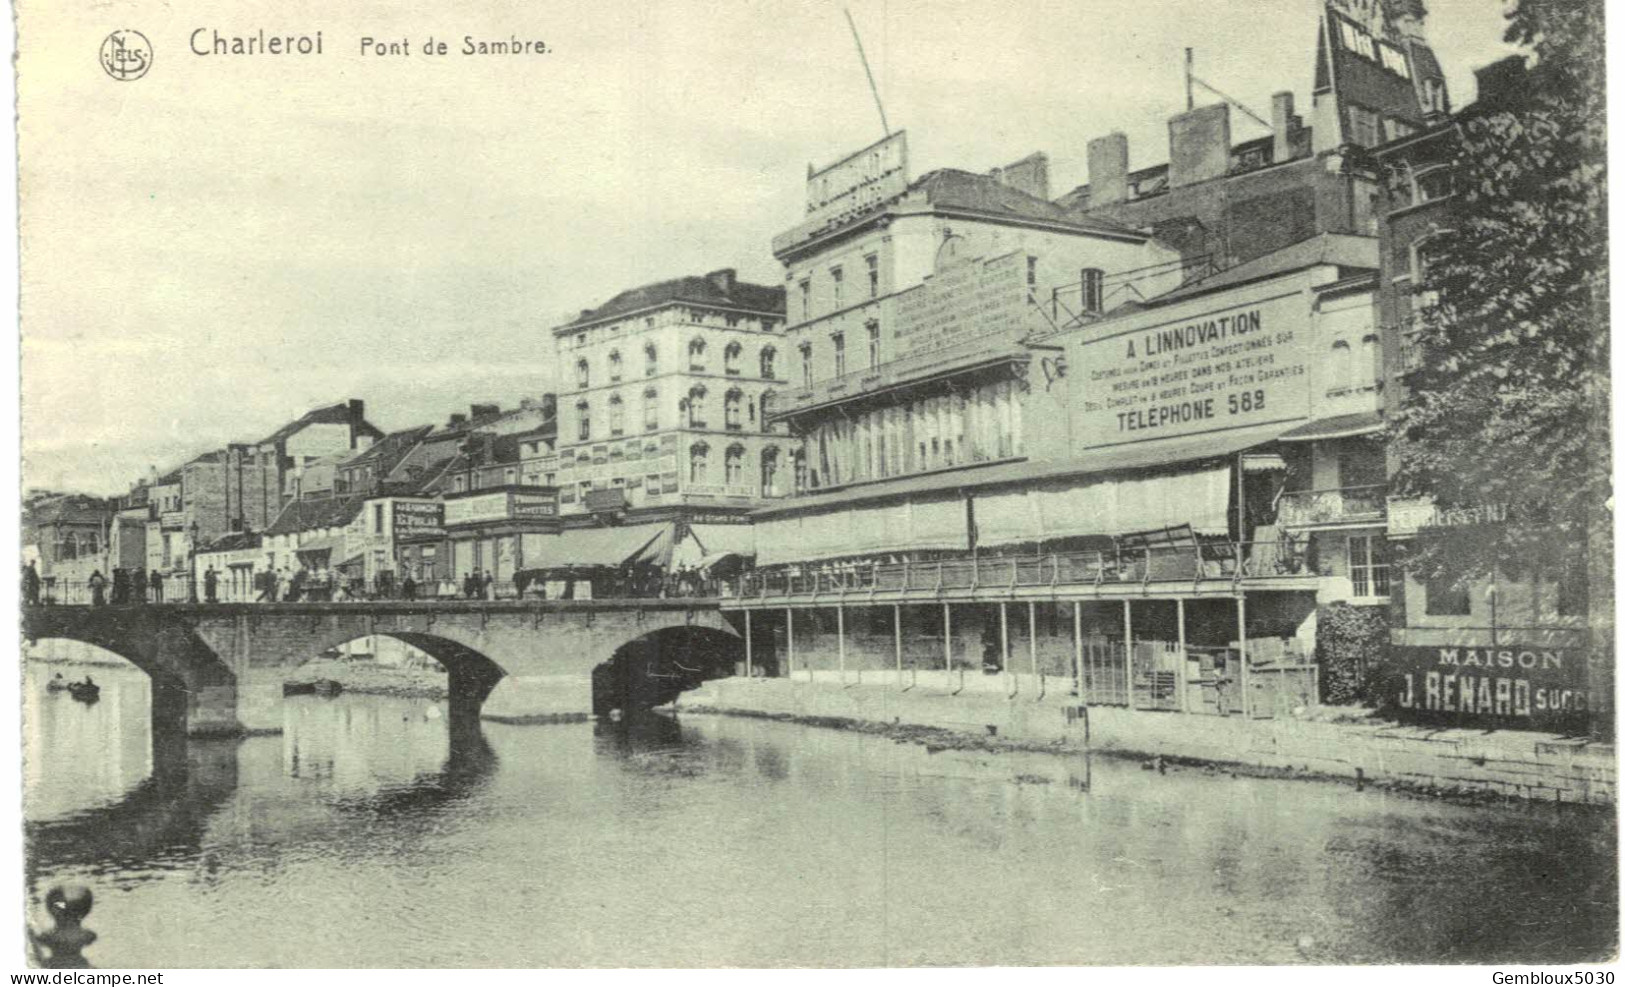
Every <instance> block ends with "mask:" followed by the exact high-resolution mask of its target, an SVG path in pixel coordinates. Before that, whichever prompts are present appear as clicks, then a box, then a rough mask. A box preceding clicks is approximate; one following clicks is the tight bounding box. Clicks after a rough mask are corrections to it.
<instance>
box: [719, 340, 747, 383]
mask: <svg viewBox="0 0 1625 987" xmlns="http://www.w3.org/2000/svg"><path fill="white" fill-rule="evenodd" d="M742 352H744V348H743V347H741V346H740V345H739V344H738V343H729V344H728V345H727V346H725V347H724V348H723V350H722V372H723V373H725V374H727V375H728V376H730V377H737V376H739V356H740V354H741V353H742Z"/></svg>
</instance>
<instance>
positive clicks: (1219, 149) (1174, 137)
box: [1168, 103, 1230, 188]
mask: <svg viewBox="0 0 1625 987" xmlns="http://www.w3.org/2000/svg"><path fill="white" fill-rule="evenodd" d="M1229 171H1230V104H1229V103H1214V104H1212V105H1211V106H1198V107H1197V108H1196V109H1194V110H1190V111H1187V112H1185V113H1181V114H1179V115H1178V116H1176V117H1173V118H1172V119H1170V120H1169V121H1168V187H1169V188H1180V187H1181V186H1185V185H1194V184H1196V183H1197V182H1205V181H1208V180H1210V179H1214V178H1222V177H1224V175H1226V174H1227V173H1228V172H1229Z"/></svg>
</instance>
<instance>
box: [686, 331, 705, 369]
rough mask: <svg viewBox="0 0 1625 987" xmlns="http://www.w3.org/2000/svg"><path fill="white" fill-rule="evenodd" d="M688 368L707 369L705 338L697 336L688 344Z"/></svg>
mask: <svg viewBox="0 0 1625 987" xmlns="http://www.w3.org/2000/svg"><path fill="white" fill-rule="evenodd" d="M688 369H690V370H704V369H705V340H703V339H700V338H699V337H695V338H694V339H692V340H690V341H689V344H688Z"/></svg>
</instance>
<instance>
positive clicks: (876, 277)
mask: <svg viewBox="0 0 1625 987" xmlns="http://www.w3.org/2000/svg"><path fill="white" fill-rule="evenodd" d="M863 263H864V265H865V266H866V267H868V269H869V297H870V298H879V297H880V255H879V254H870V255H869V256H867V257H865V258H863Z"/></svg>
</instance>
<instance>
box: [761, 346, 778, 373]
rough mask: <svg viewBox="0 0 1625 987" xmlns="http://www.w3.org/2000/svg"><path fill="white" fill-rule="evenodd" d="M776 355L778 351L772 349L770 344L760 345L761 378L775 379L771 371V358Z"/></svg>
mask: <svg viewBox="0 0 1625 987" xmlns="http://www.w3.org/2000/svg"><path fill="white" fill-rule="evenodd" d="M777 356H778V353H777V352H775V351H774V349H773V347H771V346H764V347H762V358H761V363H762V379H763V380H773V379H775V378H774V373H773V360H774V358H775V357H777Z"/></svg>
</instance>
